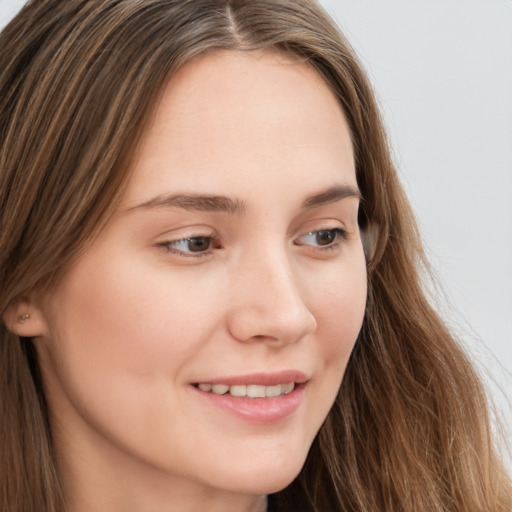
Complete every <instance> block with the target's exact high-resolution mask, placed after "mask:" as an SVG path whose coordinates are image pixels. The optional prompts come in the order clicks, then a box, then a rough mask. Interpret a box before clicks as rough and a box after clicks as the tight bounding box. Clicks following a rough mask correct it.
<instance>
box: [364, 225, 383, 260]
mask: <svg viewBox="0 0 512 512" xmlns="http://www.w3.org/2000/svg"><path fill="white" fill-rule="evenodd" d="M379 232H380V229H379V226H378V225H377V224H375V223H369V224H368V225H367V226H366V227H365V228H364V229H361V241H362V243H363V250H364V256H365V258H366V262H367V263H370V262H371V261H372V259H373V257H374V256H375V250H376V248H377V242H378V240H379Z"/></svg>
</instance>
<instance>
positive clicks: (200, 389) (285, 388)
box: [192, 370, 309, 425]
mask: <svg viewBox="0 0 512 512" xmlns="http://www.w3.org/2000/svg"><path fill="white" fill-rule="evenodd" d="M308 383H309V378H308V377H307V376H306V375H305V374H304V373H302V372H298V371H292V370H289V371H283V372H276V373H256V374H250V375H241V376H238V377H236V376H232V377H225V378H220V379H215V380H212V381H206V380H205V381H203V382H196V383H194V384H192V389H194V390H195V391H196V393H197V394H198V395H197V396H199V397H202V398H201V399H202V400H204V401H205V402H204V403H206V404H209V405H208V407H210V406H213V407H215V409H216V410H223V411H225V412H227V413H228V414H229V415H234V416H235V417H237V418H238V419H241V420H244V421H246V422H249V423H251V424H267V425H268V424H276V423H280V422H281V421H283V420H285V419H286V418H288V417H289V416H291V415H293V413H294V412H295V411H296V410H297V409H298V408H299V406H300V404H301V403H302V401H303V397H304V393H305V388H306V386H307V385H308Z"/></svg>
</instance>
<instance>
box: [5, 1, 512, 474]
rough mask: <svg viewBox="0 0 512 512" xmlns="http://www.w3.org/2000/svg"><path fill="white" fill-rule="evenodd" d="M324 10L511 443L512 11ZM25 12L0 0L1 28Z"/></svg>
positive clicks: (446, 305) (401, 6) (509, 5)
mask: <svg viewBox="0 0 512 512" xmlns="http://www.w3.org/2000/svg"><path fill="white" fill-rule="evenodd" d="M321 3H322V4H323V5H324V6H325V7H326V9H327V10H328V12H329V13H330V14H331V15H332V16H333V17H334V18H335V19H336V21H337V22H338V23H339V25H340V26H341V27H342V29H343V31H344V33H345V35H346V36H347V37H348V39H349V40H350V41H351V43H352V45H353V46H354V48H355V49H356V51H357V53H358V54H359V56H360V58H361V60H362V63H363V65H364V67H365V68H366V70H367V71H368V73H369V75H370V77H371V79H372V81H373V83H374V85H375V89H376V91H377V95H378V98H379V100H380V104H381V107H382V110H383V113H384V116H385V122H386V125H387V127H388V132H389V136H390V140H391V144H392V147H393V151H394V155H395V161H396V164H397V167H398V169H399V172H400V175H401V177H402V181H403V183H404V186H405V188H406V190H407V192H408V195H409V198H410V200H411V202H412V205H413V207H414V210H415V212H416V214H417V218H418V222H419V225H420V229H421V233H422V235H423V239H424V242H425V245H426V249H427V254H428V256H429V258H430V261H431V264H432V265H433V268H434V270H435V273H436V274H437V277H438V280H439V283H440V284H441V287H442V289H443V290H444V294H442V295H441V296H440V299H439V302H438V309H439V311H440V312H441V314H442V315H443V316H444V318H445V319H446V320H447V322H449V324H450V326H451V327H452V329H453V330H454V332H455V333H456V334H457V335H458V336H459V337H460V339H461V340H462V342H463V343H464V344H465V345H466V346H467V348H468V351H469V352H470V354H471V355H472V357H473V359H474V361H475V362H476V364H477V365H478V367H479V368H480V370H481V372H482V373H483V375H484V378H485V381H486V383H487V385H488V387H489V390H490V394H491V396H492V398H493V401H494V402H495V403H496V405H497V411H498V416H500V418H501V421H502V425H503V426H504V429H505V433H504V437H505V439H506V441H508V443H510V444H512V441H511V439H512V405H511V402H512V0H386V1H382V0H321ZM22 4H23V2H22V1H20V0H0V26H3V25H4V24H5V23H7V22H8V20H9V19H10V18H11V17H12V16H13V15H14V14H15V13H16V12H17V10H18V9H19V8H20V7H21V6H22ZM503 450H506V448H505V447H504V448H503ZM506 460H507V463H508V465H509V468H511V469H512V456H511V455H510V452H509V453H508V455H506Z"/></svg>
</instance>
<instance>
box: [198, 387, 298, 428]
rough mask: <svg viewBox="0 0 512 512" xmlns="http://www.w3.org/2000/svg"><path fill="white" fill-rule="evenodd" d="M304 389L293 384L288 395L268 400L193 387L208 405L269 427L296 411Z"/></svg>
mask: <svg viewBox="0 0 512 512" xmlns="http://www.w3.org/2000/svg"><path fill="white" fill-rule="evenodd" d="M305 387H306V384H295V388H294V389H293V391H291V392H290V393H288V394H286V395H279V396H275V397H269V398H249V397H246V396H244V397H235V396H231V395H230V394H229V393H226V394H224V395H216V394H215V393H210V392H205V391H201V390H200V389H199V388H197V387H195V386H193V389H194V390H195V391H196V392H197V393H199V395H200V396H201V397H203V398H204V399H205V400H208V401H209V403H211V404H213V405H214V406H216V407H218V408H220V409H223V410H225V411H226V412H228V413H230V414H232V415H234V416H236V417H238V418H240V419H242V420H245V421H247V422H249V423H258V424H263V425H269V424H273V423H279V422H280V421H282V420H284V419H285V418H287V417H288V416H290V415H291V414H293V413H294V412H295V411H296V410H297V409H298V407H299V405H300V404H301V401H302V397H303V395H304V389H305Z"/></svg>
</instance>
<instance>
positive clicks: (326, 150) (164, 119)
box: [128, 51, 356, 200]
mask: <svg viewBox="0 0 512 512" xmlns="http://www.w3.org/2000/svg"><path fill="white" fill-rule="evenodd" d="M134 162H135V172H134V175H133V177H132V180H131V183H129V186H128V196H130V197H131V196H134V195H137V193H138V192H137V190H142V189H145V193H147V194H157V193H159V192H161V188H162V187H166V186H169V185H170V181H169V179H171V178H172V186H173V187H174V188H178V189H179V188H190V187H193V188H196V189H201V188H205V189H207V190H205V191H207V192H208V193H223V192H224V189H225V187H226V186H228V185H233V184H234V183H236V182H239V181H240V180H244V179H245V177H246V176H247V175H250V176H251V179H260V180H264V179H265V177H268V175H269V174H275V173H276V172H279V173H280V174H282V175H283V176H284V177H285V180H286V179H288V180H290V179H294V176H296V175H297V173H298V174H300V172H299V171H300V170H301V169H299V167H307V168H308V169H309V170H310V171H311V172H310V179H311V180H312V182H314V181H315V176H316V175H317V174H318V176H319V178H321V176H320V175H321V173H318V172H317V171H318V170H320V169H329V170H333V171H339V172H345V173H346V174H347V175H346V176H345V180H346V179H349V180H350V181H351V184H353V185H356V183H355V171H354V164H353V151H352V143H351V138H350V133H349V129H348V126H347V123H346V120H345V117H344V115H343V112H342V109H341V107H340V105H339V102H338V100H337V99H336V98H335V97H334V95H333V94H332V92H331V91H330V89H329V88H328V86H327V85H326V83H325V82H324V80H323V78H322V77H321V76H320V75H319V74H318V73H317V72H316V71H315V70H314V69H313V68H312V67H311V66H309V65H307V64H304V63H299V62H298V61H297V60H296V59H295V58H294V57H292V56H288V55H285V54H282V53H278V52H274V51H265V52H235V51H215V52H211V53H208V54H205V55H202V56H200V57H197V58H195V59H193V60H192V61H190V62H188V63H187V64H186V65H184V66H183V67H182V68H180V70H179V71H178V72H177V73H176V74H175V75H173V76H172V78H171V79H170V81H169V82H168V83H167V85H166V87H165V88H164V90H163V92H162V95H161V97H160V100H159V102H158V104H157V107H156V109H155V111H154V113H153V115H152V117H151V119H150V120H149V123H148V125H147V127H146V130H145V132H144V134H143V137H142V139H141V143H140V146H139V148H138V151H137V152H136V157H135V160H134ZM311 185H312V186H313V187H314V183H311ZM323 186H324V183H323V182H322V183H319V184H318V188H322V187H323ZM242 188H243V187H242ZM136 199H139V200H144V199H145V198H144V197H138V198H135V197H133V200H136Z"/></svg>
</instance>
